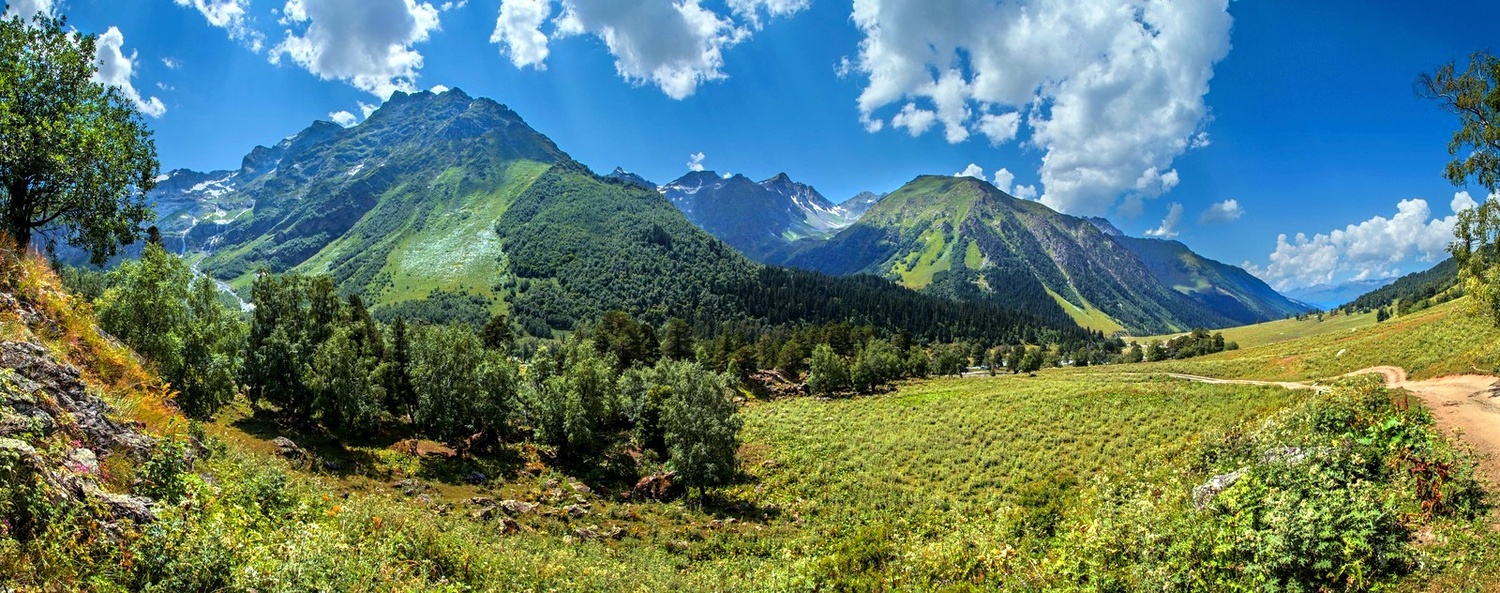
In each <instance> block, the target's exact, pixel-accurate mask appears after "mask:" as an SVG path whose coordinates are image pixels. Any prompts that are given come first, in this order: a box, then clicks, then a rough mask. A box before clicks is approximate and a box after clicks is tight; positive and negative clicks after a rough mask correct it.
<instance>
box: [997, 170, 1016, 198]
mask: <svg viewBox="0 0 1500 593" xmlns="http://www.w3.org/2000/svg"><path fill="white" fill-rule="evenodd" d="M1015 180H1016V175H1015V173H1011V172H1010V169H1007V168H1005V167H1000V170H999V171H995V187H998V188H1000V191H1003V192H1005V193H1008V194H1009V193H1011V189H1012V188H1011V186H1010V184H1011V183H1014V182H1015ZM1011 195H1015V194H1011Z"/></svg>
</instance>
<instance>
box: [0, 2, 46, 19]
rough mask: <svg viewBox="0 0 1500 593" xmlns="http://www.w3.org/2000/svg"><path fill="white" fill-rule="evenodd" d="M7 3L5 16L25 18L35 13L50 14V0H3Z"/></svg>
mask: <svg viewBox="0 0 1500 593" xmlns="http://www.w3.org/2000/svg"><path fill="white" fill-rule="evenodd" d="M3 1H5V2H8V3H9V4H8V5H7V6H6V9H5V16H8V17H10V16H19V17H21V18H22V19H25V20H28V21H29V20H31V17H34V16H36V15H37V14H43V15H46V16H52V0H3Z"/></svg>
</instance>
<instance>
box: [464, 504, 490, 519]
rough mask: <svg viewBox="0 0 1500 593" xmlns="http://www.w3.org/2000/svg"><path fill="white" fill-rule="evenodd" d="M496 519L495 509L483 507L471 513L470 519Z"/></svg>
mask: <svg viewBox="0 0 1500 593" xmlns="http://www.w3.org/2000/svg"><path fill="white" fill-rule="evenodd" d="M494 517H495V507H483V508H478V509H474V510H473V511H470V512H469V518H470V519H474V520H475V521H488V520H490V519H493V518H494Z"/></svg>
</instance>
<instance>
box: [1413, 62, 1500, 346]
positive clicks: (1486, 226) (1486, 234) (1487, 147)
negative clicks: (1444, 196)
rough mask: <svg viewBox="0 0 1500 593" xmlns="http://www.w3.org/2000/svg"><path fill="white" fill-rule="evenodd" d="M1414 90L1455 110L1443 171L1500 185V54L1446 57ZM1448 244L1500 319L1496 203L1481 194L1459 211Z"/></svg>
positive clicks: (1486, 307)
mask: <svg viewBox="0 0 1500 593" xmlns="http://www.w3.org/2000/svg"><path fill="white" fill-rule="evenodd" d="M1417 92H1419V93H1421V94H1422V95H1423V96H1424V97H1427V98H1429V99H1434V100H1436V101H1438V102H1439V103H1440V104H1441V105H1442V107H1443V109H1445V110H1447V111H1449V112H1450V113H1453V114H1454V115H1457V116H1458V119H1459V123H1460V126H1459V129H1458V131H1456V132H1454V133H1453V139H1452V140H1451V141H1449V142H1448V153H1449V154H1452V155H1454V159H1453V160H1452V161H1451V162H1449V163H1448V166H1447V168H1446V169H1445V170H1444V172H1443V175H1444V177H1447V178H1448V181H1451V182H1453V184H1454V185H1464V184H1466V183H1468V181H1469V180H1470V179H1474V180H1475V181H1477V182H1479V184H1480V185H1482V186H1484V188H1485V189H1488V190H1489V191H1490V192H1491V193H1493V192H1495V191H1496V188H1500V58H1497V57H1495V56H1492V55H1490V54H1488V53H1485V52H1476V53H1475V54H1474V55H1472V56H1470V58H1469V67H1468V69H1467V70H1464V71H1462V72H1460V71H1459V70H1458V68H1457V65H1456V64H1454V63H1452V62H1449V63H1448V64H1445V65H1443V66H1441V67H1439V68H1438V69H1437V71H1436V72H1433V73H1430V74H1422V76H1421V77H1420V78H1418V79H1417ZM1454 233H1455V234H1456V235H1457V236H1458V240H1457V241H1455V242H1454V243H1453V245H1452V246H1451V247H1450V251H1451V252H1452V253H1453V259H1454V260H1455V261H1456V262H1457V263H1458V266H1459V280H1460V282H1462V283H1463V285H1464V289H1465V291H1466V292H1468V293H1469V294H1471V295H1473V296H1474V303H1475V305H1476V307H1477V308H1478V309H1479V310H1481V311H1482V312H1483V313H1485V314H1487V315H1489V316H1490V318H1491V319H1493V320H1494V321H1495V322H1496V323H1497V324H1500V274H1497V272H1496V264H1497V263H1500V262H1497V260H1496V248H1497V243H1500V241H1497V239H1500V203H1497V202H1496V201H1495V200H1493V199H1488V200H1485V201H1484V203H1483V204H1480V205H1479V206H1478V207H1475V208H1472V209H1469V210H1466V211H1464V212H1461V213H1459V215H1458V224H1457V226H1456V228H1455V229H1454Z"/></svg>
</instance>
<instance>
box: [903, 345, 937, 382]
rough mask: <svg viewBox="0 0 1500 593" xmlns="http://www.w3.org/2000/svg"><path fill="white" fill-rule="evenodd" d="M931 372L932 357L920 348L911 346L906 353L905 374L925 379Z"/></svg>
mask: <svg viewBox="0 0 1500 593" xmlns="http://www.w3.org/2000/svg"><path fill="white" fill-rule="evenodd" d="M931 372H932V357H930V356H928V355H927V351H926V350H923V349H921V348H911V351H910V353H908V354H907V355H906V376H908V377H913V378H916V379H926V378H927V375H928V374H929V373H931Z"/></svg>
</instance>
